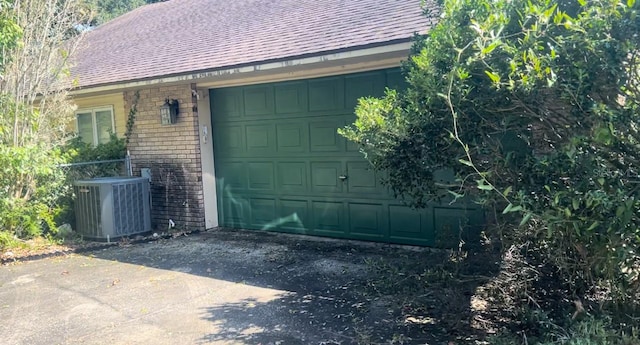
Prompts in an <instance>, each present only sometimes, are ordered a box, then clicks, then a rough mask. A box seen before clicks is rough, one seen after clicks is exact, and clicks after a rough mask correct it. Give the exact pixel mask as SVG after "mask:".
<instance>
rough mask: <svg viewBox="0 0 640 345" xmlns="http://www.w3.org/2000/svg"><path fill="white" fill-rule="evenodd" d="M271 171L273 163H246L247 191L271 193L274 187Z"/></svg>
mask: <svg viewBox="0 0 640 345" xmlns="http://www.w3.org/2000/svg"><path fill="white" fill-rule="evenodd" d="M273 169H274V163H273V162H250V163H248V164H247V170H248V171H249V189H250V190H261V191H269V192H273V191H274V186H275V183H274V172H273V171H274V170H273Z"/></svg>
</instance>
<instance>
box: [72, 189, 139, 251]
mask: <svg viewBox="0 0 640 345" xmlns="http://www.w3.org/2000/svg"><path fill="white" fill-rule="evenodd" d="M73 189H74V192H75V195H76V203H75V211H76V228H77V231H78V233H80V234H81V235H83V236H84V237H85V238H88V239H95V240H107V241H109V240H111V239H115V238H119V237H124V236H130V235H135V234H141V233H145V232H149V231H151V200H150V196H149V179H147V178H145V177H104V178H94V179H87V180H78V181H75V183H74V186H73Z"/></svg>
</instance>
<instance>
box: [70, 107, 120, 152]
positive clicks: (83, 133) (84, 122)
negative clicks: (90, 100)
mask: <svg viewBox="0 0 640 345" xmlns="http://www.w3.org/2000/svg"><path fill="white" fill-rule="evenodd" d="M76 128H77V129H78V135H79V136H80V138H82V141H84V142H86V143H87V144H91V145H94V146H95V145H98V144H103V143H106V142H108V141H109V137H110V136H111V133H114V132H115V128H114V123H113V108H112V107H104V108H94V109H82V110H79V111H78V112H76Z"/></svg>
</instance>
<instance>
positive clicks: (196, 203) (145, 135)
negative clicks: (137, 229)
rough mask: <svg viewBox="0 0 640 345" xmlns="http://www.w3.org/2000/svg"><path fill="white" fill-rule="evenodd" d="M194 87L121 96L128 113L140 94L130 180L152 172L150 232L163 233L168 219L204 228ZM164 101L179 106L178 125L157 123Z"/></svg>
mask: <svg viewBox="0 0 640 345" xmlns="http://www.w3.org/2000/svg"><path fill="white" fill-rule="evenodd" d="M195 87H196V85H195V84H186V85H179V86H162V87H152V88H146V89H140V90H131V91H127V92H125V95H124V96H125V110H126V113H127V114H129V111H130V109H131V107H132V106H133V104H134V101H135V98H136V92H139V99H138V102H137V109H138V111H137V113H136V117H135V122H134V125H133V130H132V135H131V139H130V142H129V151H130V153H131V162H132V167H133V174H134V175H137V176H139V175H140V169H141V168H150V169H151V173H152V180H151V194H152V209H151V220H152V225H153V226H154V229H158V230H166V229H167V226H168V223H169V219H171V220H173V221H174V222H175V223H176V226H177V227H178V228H182V229H187V230H202V229H204V227H205V222H204V199H203V192H202V168H201V167H202V165H201V163H200V144H199V140H200V137H199V125H198V109H197V99H196V98H195V96H194V94H193V93H192V90H195ZM166 98H170V99H177V100H178V102H179V105H180V109H179V114H178V120H177V122H176V123H175V124H172V125H162V124H161V122H160V107H161V106H162V105H163V104H164V100H165V99H166Z"/></svg>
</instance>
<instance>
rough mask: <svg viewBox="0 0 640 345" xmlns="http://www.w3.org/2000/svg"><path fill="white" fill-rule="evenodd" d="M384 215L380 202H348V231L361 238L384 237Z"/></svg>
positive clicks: (385, 228) (385, 227) (385, 229)
mask: <svg viewBox="0 0 640 345" xmlns="http://www.w3.org/2000/svg"><path fill="white" fill-rule="evenodd" d="M385 219H386V217H385V215H384V211H383V205H382V204H374V203H366V204H360V203H349V232H350V234H351V235H355V236H357V237H361V238H367V239H374V238H378V239H382V238H384V237H386V231H387V226H386V224H385V221H384V220H385Z"/></svg>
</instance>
